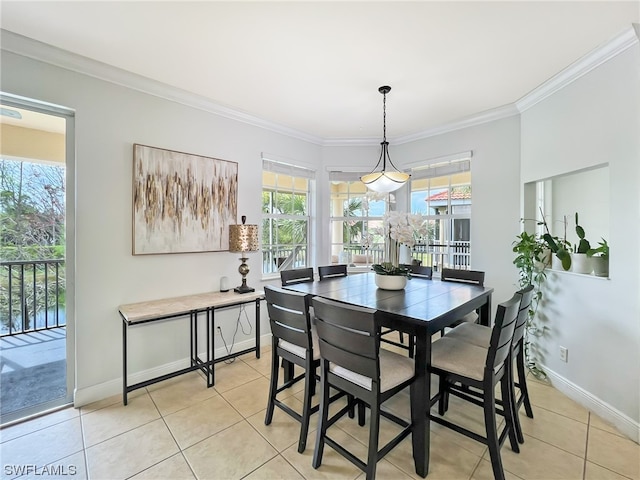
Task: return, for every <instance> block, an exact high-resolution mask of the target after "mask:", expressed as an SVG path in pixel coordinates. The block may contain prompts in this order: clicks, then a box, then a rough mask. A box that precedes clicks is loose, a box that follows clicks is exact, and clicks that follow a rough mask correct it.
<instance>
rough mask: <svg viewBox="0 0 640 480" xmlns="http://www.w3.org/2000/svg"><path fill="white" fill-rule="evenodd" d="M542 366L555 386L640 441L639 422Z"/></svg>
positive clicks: (636, 440)
mask: <svg viewBox="0 0 640 480" xmlns="http://www.w3.org/2000/svg"><path fill="white" fill-rule="evenodd" d="M541 367H542V369H543V370H544V372H545V373H546V374H547V377H548V378H549V381H550V382H551V384H552V385H553V386H554V388H556V389H557V390H558V391H560V392H562V393H563V394H565V395H566V396H567V397H569V398H570V399H572V400H574V401H576V402H578V403H579V404H580V405H582V406H583V407H585V408H586V409H587V410H589V411H591V412H593V413H595V414H596V415H598V416H599V417H600V418H602V419H603V420H604V421H606V422H607V423H610V424H611V425H613V426H614V427H616V428H617V429H618V430H619V431H620V432H621V433H623V434H625V435H626V436H627V437H629V438H630V439H631V440H633V441H634V442H636V443H640V423H639V422H637V421H635V420H634V419H632V418H631V417H629V416H627V415H625V414H624V413H622V412H620V411H619V410H617V409H615V408H614V407H612V406H611V405H609V404H608V403H606V402H603V401H602V400H600V399H599V398H597V397H595V396H594V395H593V394H591V393H589V392H587V391H586V390H584V389H583V388H581V387H579V386H578V385H576V384H574V383H572V382H570V381H569V380H567V379H566V378H564V377H562V376H561V375H558V374H557V373H556V372H554V371H553V370H550V369H549V368H548V367H546V366H544V365H541Z"/></svg>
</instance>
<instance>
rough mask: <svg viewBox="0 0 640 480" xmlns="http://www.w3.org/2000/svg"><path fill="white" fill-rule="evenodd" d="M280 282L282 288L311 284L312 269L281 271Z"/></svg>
mask: <svg viewBox="0 0 640 480" xmlns="http://www.w3.org/2000/svg"><path fill="white" fill-rule="evenodd" d="M280 280H281V281H282V286H283V287H286V286H287V285H293V284H295V283H305V282H313V268H311V267H308V268H294V269H293V270H281V271H280Z"/></svg>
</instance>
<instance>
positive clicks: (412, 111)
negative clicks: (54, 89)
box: [0, 0, 640, 139]
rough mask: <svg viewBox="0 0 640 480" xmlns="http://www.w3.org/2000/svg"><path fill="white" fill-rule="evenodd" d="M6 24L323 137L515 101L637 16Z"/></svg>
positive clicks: (9, 19) (333, 7)
mask: <svg viewBox="0 0 640 480" xmlns="http://www.w3.org/2000/svg"><path fill="white" fill-rule="evenodd" d="M1 8H2V16H1V20H0V26H1V27H2V28H3V29H5V30H8V31H10V32H14V33H17V34H20V35H24V36H26V37H30V38H32V39H35V40H38V41H41V42H44V43H47V44H50V45H53V46H55V47H58V48H61V49H64V50H68V51H70V52H73V53H76V54H79V55H82V56H85V57H89V58H91V59H94V60H98V61H100V62H104V63H106V64H109V65H112V66H115V67H118V68H120V69H124V70H127V71H130V72H133V73H136V74H139V75H142V76H144V77H148V78H151V79H154V80H157V81H160V82H163V83H165V84H168V85H171V86H174V87H178V88H180V89H183V90H186V91H188V92H192V93H194V94H197V95H200V96H202V97H205V98H207V99H210V100H212V101H214V102H215V103H217V104H219V105H221V106H223V107H229V108H232V109H234V110H236V111H238V112H241V113H245V114H250V115H252V116H256V117H258V118H260V119H262V120H265V121H267V122H273V123H276V124H278V125H281V126H284V127H289V128H293V129H296V130H298V131H302V132H305V133H307V134H309V135H313V136H316V137H318V138H322V139H346V138H372V137H381V135H382V95H381V94H380V93H378V87H379V86H381V85H390V86H391V87H392V90H391V92H390V93H389V94H388V95H387V135H388V137H389V138H393V137H397V136H404V135H411V134H416V133H419V132H422V131H425V130H429V129H432V128H435V127H438V126H440V125H444V124H447V123H450V122H455V121H459V120H462V119H465V118H467V117H470V116H473V115H476V114H479V113H482V112H485V111H488V110H491V109H493V108H498V107H502V106H504V105H508V104H512V103H514V102H516V101H517V100H518V99H520V98H522V97H523V96H524V95H526V94H527V93H529V92H531V91H532V90H533V89H535V88H536V87H537V86H539V85H541V84H542V83H544V82H545V81H546V80H548V79H549V78H551V77H552V76H554V75H555V74H557V73H558V72H560V71H561V70H563V69H564V68H566V67H568V66H569V65H570V64H572V63H573V62H575V61H576V60H578V59H579V58H580V57H582V56H584V55H586V54H587V53H589V52H590V51H592V50H593V49H594V48H596V47H598V46H599V45H601V44H603V43H604V42H606V41H608V40H610V39H611V38H612V37H614V36H615V35H617V34H618V33H620V32H621V31H623V30H624V29H626V28H628V27H630V26H631V23H637V22H639V21H640V3H639V1H630V2H614V1H604V2H594V1H584V2H583V1H569V2H555V1H551V2H540V1H532V2H526V1H503V2H483V1H471V2H458V1H448V2H431V1H423V2H420V1H414V2H397V1H391V2H372V1H357V2H344V1H337V2H328V1H320V2H303V1H300V2H293V1H288V2H269V1H259V2H246V1H234V2H212V1H208V2H207V1H197V2H180V1H174V2H170V1H162V2H155V1H142V2H115V1H108V2H77V1H72V2H56V1H45V2H30V1H5V0H3V1H2V4H1Z"/></svg>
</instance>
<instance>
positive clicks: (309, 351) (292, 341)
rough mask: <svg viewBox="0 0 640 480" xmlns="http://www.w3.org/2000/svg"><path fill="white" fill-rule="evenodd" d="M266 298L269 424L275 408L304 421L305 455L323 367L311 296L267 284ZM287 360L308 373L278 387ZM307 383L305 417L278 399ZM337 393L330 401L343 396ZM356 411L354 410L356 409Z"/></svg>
mask: <svg viewBox="0 0 640 480" xmlns="http://www.w3.org/2000/svg"><path fill="white" fill-rule="evenodd" d="M264 294H265V299H266V302H267V309H268V313H269V323H270V325H271V338H272V347H271V381H270V386H269V400H268V402H267V412H266V415H265V419H264V423H265V425H270V424H271V421H272V419H273V412H274V408H275V407H278V408H280V409H281V410H283V411H284V412H286V413H287V414H289V415H290V416H291V417H293V418H294V419H296V420H297V421H298V422H300V424H301V425H300V436H299V438H298V452H300V453H302V452H304V450H305V448H306V443H307V435H308V433H309V418H310V417H311V415H312V414H313V413H315V412H317V411H318V409H319V405H316V406H313V407H312V406H311V397H312V396H313V395H314V393H315V384H316V370H317V367H318V366H319V365H320V353H319V350H318V337H317V334H316V333H315V330H314V329H312V327H311V316H310V314H309V297H308V296H307V295H305V294H302V293H297V292H290V291H286V290H283V289H281V288H278V287H273V286H270V285H266V286H265V287H264ZM281 359H282V360H286V361H287V362H290V364H291V366H292V367H293V365H299V366H300V367H302V368H303V369H304V373H302V374H300V375H298V376H297V377H294V376H293V375H291V377H292V378H291V379H290V380H287V379H286V378H285V381H284V383H283V385H282V386H280V387H278V375H279V371H280V369H279V364H280V361H281ZM301 380H304V395H303V399H302V414H300V413H298V412H296V411H295V410H293V409H292V408H291V407H290V406H289V405H287V404H285V403H283V402H282V401H280V400H279V399H278V394H280V393H281V392H283V391H285V390H287V389H288V388H290V387H292V386H293V385H295V384H296V383H298V382H299V381H301ZM343 395H344V393H342V392H339V393H337V394H335V395H334V396H333V397H332V398H331V399H330V401H333V400H336V399H338V398H339V397H341V396H343ZM352 412H353V409H352Z"/></svg>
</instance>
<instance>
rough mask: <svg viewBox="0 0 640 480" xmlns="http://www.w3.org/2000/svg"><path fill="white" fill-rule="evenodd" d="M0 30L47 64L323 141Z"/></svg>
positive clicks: (6, 40) (8, 41) (4, 41)
mask: <svg viewBox="0 0 640 480" xmlns="http://www.w3.org/2000/svg"><path fill="white" fill-rule="evenodd" d="M0 33H1V42H0V44H1V45H2V50H6V51H8V52H11V53H15V54H17V55H22V56H24V57H28V58H32V59H34V60H39V61H42V62H45V63H49V64H52V65H55V66H57V67H61V68H64V69H66V70H71V71H74V72H77V73H80V74H83V75H88V76H90V77H94V78H97V79H100V80H104V81H106V82H110V83H114V84H116V85H120V86H123V87H127V88H131V89H133V90H137V91H139V92H143V93H146V94H149V95H153V96H156V97H160V98H164V99H165V100H170V101H172V102H176V103H180V104H183V105H187V106H190V107H194V108H197V109H200V110H204V111H207V112H209V113H213V114H215V115H219V116H221V117H225V118H228V119H231V120H235V121H238V122H242V123H246V124H248V125H253V126H255V127H259V128H264V129H266V130H270V131H272V132H275V133H279V134H282V135H286V136H289V137H293V138H297V139H299V140H303V141H305V142H309V143H313V144H316V145H321V144H322V142H323V139H322V138H320V137H317V136H315V135H310V134H308V133H306V132H303V131H300V130H296V129H294V128H290V127H287V126H284V125H280V124H277V123H274V122H270V121H268V120H265V119H263V118H260V117H257V116H255V115H251V114H249V113H246V112H242V111H239V110H236V109H233V108H230V107H226V106H224V105H220V104H218V103H215V102H213V101H211V100H209V99H207V98H205V97H202V96H200V95H196V94H193V93H191V92H187V91H186V90H182V89H179V88H177V87H173V86H170V85H167V84H164V83H162V82H158V81H157V80H152V79H150V78H147V77H144V76H142V75H138V74H135V73H132V72H128V71H126V70H123V69H121V68H117V67H114V66H112V65H108V64H106V63H103V62H98V61H97V60H93V59H91V58H88V57H84V56H82V55H77V54H75V53H71V52H69V51H67V50H63V49H60V48H57V47H54V46H52V45H48V44H46V43H43V42H39V41H37V40H34V39H32V38H28V37H25V36H23V35H19V34H16V33H13V32H10V31H8V30H4V29H3V30H1V32H0Z"/></svg>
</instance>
